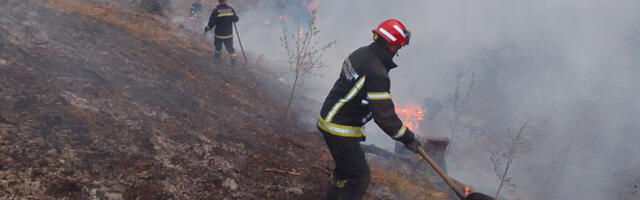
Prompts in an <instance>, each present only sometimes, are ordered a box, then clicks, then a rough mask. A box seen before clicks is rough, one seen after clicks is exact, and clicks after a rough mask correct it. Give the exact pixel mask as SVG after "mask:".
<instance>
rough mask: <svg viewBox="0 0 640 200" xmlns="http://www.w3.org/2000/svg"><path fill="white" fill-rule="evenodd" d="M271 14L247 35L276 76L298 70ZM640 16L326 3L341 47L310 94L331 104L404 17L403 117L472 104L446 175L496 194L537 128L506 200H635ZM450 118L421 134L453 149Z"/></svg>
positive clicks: (539, 5) (545, 1)
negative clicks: (447, 140) (505, 154)
mask: <svg viewBox="0 0 640 200" xmlns="http://www.w3.org/2000/svg"><path fill="white" fill-rule="evenodd" d="M264 2H266V3H264V4H262V5H260V6H257V7H256V8H252V9H244V10H243V9H239V14H240V16H241V21H240V23H239V24H238V28H239V29H240V31H241V34H242V36H243V40H244V41H243V42H244V44H245V48H246V49H247V50H248V51H249V54H252V58H254V59H255V58H256V57H258V56H259V55H263V56H264V62H265V63H267V64H265V66H264V67H269V68H273V69H274V70H275V71H276V72H278V73H281V72H285V71H287V69H289V67H287V66H286V63H284V62H283V61H284V60H285V59H286V56H285V55H286V54H285V53H284V50H283V49H282V47H281V46H280V37H281V36H282V27H281V26H280V25H279V24H278V23H279V22H278V20H277V16H278V15H282V12H283V11H281V10H278V9H277V8H275V7H273V6H270V5H269V4H268V3H269V2H270V1H266V0H265V1H264ZM290 2H294V1H293V0H291V1H290ZM231 4H232V5H233V2H231ZM638 10H640V1H628V0H623V1H595V0H541V1H508V0H496V1H488V0H480V1H463V0H447V1H431V0H426V1H422V0H398V1H388V0H387V1H385V0H349V1H343V0H323V1H322V4H321V6H320V7H319V9H318V12H317V16H318V18H317V25H318V27H319V29H320V31H321V32H320V39H321V42H330V41H334V40H335V41H337V43H336V45H335V46H334V47H332V48H331V49H329V51H328V52H327V53H326V55H325V56H324V59H323V61H324V62H325V63H326V64H328V67H327V68H324V69H320V70H317V71H316V72H317V73H318V74H319V76H311V77H307V78H306V79H305V80H306V81H305V82H304V86H303V87H302V88H303V90H301V91H300V92H301V94H302V95H305V96H307V97H309V98H311V99H316V100H317V101H318V102H317V103H321V102H322V100H324V98H325V96H326V94H327V93H328V91H329V89H330V87H331V86H332V85H333V82H334V81H335V80H336V79H337V78H338V74H339V73H340V66H341V63H342V61H343V60H344V59H345V58H346V57H347V56H348V55H349V53H351V52H352V51H354V50H355V49H357V48H359V47H361V46H364V45H367V44H369V43H370V42H371V40H372V39H371V30H372V29H373V28H374V27H375V26H376V25H377V24H378V23H380V22H381V21H383V20H385V19H387V18H396V19H399V20H401V21H403V22H404V24H405V26H406V27H407V28H408V29H409V30H410V31H411V32H412V36H413V37H412V38H411V44H410V45H409V46H407V47H405V48H403V49H401V50H400V52H399V56H397V57H395V58H394V60H395V62H396V63H397V64H398V65H399V66H400V67H399V68H396V69H394V70H392V71H391V73H390V76H391V82H392V96H393V99H394V102H395V103H396V105H403V104H408V103H417V104H423V105H424V104H425V102H426V101H427V99H435V100H437V101H441V102H443V103H442V104H443V105H444V106H443V107H445V108H446V107H451V102H452V96H453V94H454V91H455V88H456V85H458V86H460V88H459V89H460V90H461V93H464V94H469V101H468V103H467V104H466V105H465V106H464V107H463V108H462V109H463V110H464V112H463V114H462V117H461V119H460V127H459V128H458V129H456V134H457V135H456V138H454V140H453V141H452V146H451V147H452V149H451V152H450V155H449V160H448V164H447V165H448V166H447V167H448V171H449V173H450V174H451V176H452V177H454V178H456V179H459V180H461V181H463V182H465V183H468V184H470V185H472V186H473V188H474V189H476V190H478V191H481V192H485V193H488V194H493V193H495V190H496V188H497V183H498V182H497V178H496V175H495V172H494V171H493V170H492V167H491V162H490V160H489V156H491V152H495V151H499V150H500V149H503V148H505V147H506V146H507V145H506V144H505V142H504V141H505V137H508V134H507V132H508V130H509V129H517V128H518V127H520V126H522V125H523V124H524V123H525V122H528V123H529V126H528V128H527V129H525V132H524V134H525V135H526V139H527V144H526V145H523V148H526V149H529V150H530V151H529V152H528V153H527V154H523V155H520V156H518V157H517V158H516V160H515V162H514V166H513V169H511V170H510V173H511V175H512V177H513V183H514V184H515V185H516V187H515V188H511V189H508V190H506V191H504V193H503V195H501V197H503V198H505V199H629V198H631V199H632V198H634V196H629V191H633V190H634V189H633V184H634V180H635V179H636V178H638V177H640V168H639V167H638V166H640V147H638V145H637V143H638V142H640V131H638V130H639V128H640V122H639V121H640V116H639V114H638V113H639V111H640V89H639V85H640V81H639V80H638V79H639V78H640V12H638ZM205 12H208V10H206V9H205ZM207 14H208V13H207ZM460 74H463V76H462V78H461V81H460V83H461V84H457V82H458V76H459V75H460ZM287 76H289V74H286V73H283V74H282V79H281V81H282V82H283V84H286V83H287V80H288V79H290V78H288V77H287ZM474 81H475V86H474V87H473V88H471V89H469V88H467V86H468V85H469V83H470V82H474ZM306 105H309V104H306ZM315 106H316V107H317V109H316V110H317V111H318V112H319V110H320V105H319V104H318V105H315ZM311 109H312V110H313V108H311ZM426 109H427V113H428V112H430V110H429V109H430V108H426ZM315 116H317V113H315V114H310V115H309V118H310V119H313V118H314V117H315ZM439 118H440V120H439V122H442V124H422V125H421V126H423V127H424V128H421V129H419V130H416V132H418V134H419V135H421V136H423V137H426V136H439V137H450V136H451V132H452V131H451V129H449V128H448V127H449V126H450V125H451V122H450V121H451V119H452V117H451V116H448V115H445V114H443V116H439ZM429 126H431V127H429ZM367 131H368V132H369V135H370V136H368V137H369V138H368V142H373V143H376V144H380V145H382V146H385V145H386V146H387V147H388V146H390V145H391V144H393V142H392V140H391V139H390V138H388V137H387V136H385V135H383V134H382V133H381V132H380V131H379V129H378V128H377V127H376V126H375V124H374V123H370V124H369V125H368V127H367ZM635 190H637V188H636V189H635ZM636 194H637V193H636ZM635 197H636V198H640V197H637V196H635Z"/></svg>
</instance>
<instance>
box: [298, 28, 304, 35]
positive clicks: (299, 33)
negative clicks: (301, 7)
mask: <svg viewBox="0 0 640 200" xmlns="http://www.w3.org/2000/svg"><path fill="white" fill-rule="evenodd" d="M302 33H304V31H303V30H302V27H300V29H298V38H302Z"/></svg>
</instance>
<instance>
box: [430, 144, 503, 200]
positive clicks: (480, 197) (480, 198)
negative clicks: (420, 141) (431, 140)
mask: <svg viewBox="0 0 640 200" xmlns="http://www.w3.org/2000/svg"><path fill="white" fill-rule="evenodd" d="M417 150H418V153H419V154H420V156H421V157H422V158H423V159H424V160H425V161H426V162H427V164H429V166H431V168H433V170H435V171H436V173H438V175H440V177H442V179H444V182H446V183H447V185H449V187H451V189H452V190H453V191H454V192H455V193H456V195H458V197H460V199H462V200H485V199H486V200H489V199H494V200H495V198H492V197H489V196H488V195H485V194H481V193H475V192H474V193H471V194H470V195H469V196H466V195H465V194H464V192H462V190H460V188H458V186H457V185H456V184H455V183H454V182H453V180H451V179H450V178H449V176H447V174H446V173H444V171H442V169H440V167H439V166H438V165H437V164H436V162H435V161H434V160H433V159H432V158H431V157H430V156H429V155H427V153H425V152H424V150H423V149H422V147H420V146H418V148H417Z"/></svg>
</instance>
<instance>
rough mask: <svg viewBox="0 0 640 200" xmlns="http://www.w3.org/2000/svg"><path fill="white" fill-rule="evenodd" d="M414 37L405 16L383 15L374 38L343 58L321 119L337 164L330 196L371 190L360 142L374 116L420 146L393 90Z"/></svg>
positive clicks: (343, 198) (387, 128)
mask: <svg viewBox="0 0 640 200" xmlns="http://www.w3.org/2000/svg"><path fill="white" fill-rule="evenodd" d="M410 37H411V33H410V32H409V31H408V30H407V28H406V27H405V26H404V25H403V24H402V23H401V22H400V21H398V20H395V19H389V20H386V21H383V22H382V23H380V25H378V27H377V28H375V29H374V30H373V40H374V42H373V43H371V44H370V45H368V46H364V47H361V48H359V49H358V50H356V51H354V52H353V53H351V55H349V57H348V58H347V59H346V60H345V61H344V63H343V64H342V71H341V73H340V77H339V78H338V80H337V81H336V82H335V84H334V86H333V88H332V89H331V91H330V92H329V95H328V96H327V98H326V99H325V101H324V104H323V106H322V109H321V111H320V116H319V117H318V123H317V126H318V130H319V131H320V132H321V133H322V135H323V137H324V139H325V142H326V143H327V146H328V147H329V151H330V152H331V156H332V157H333V159H334V161H335V164H336V167H335V168H334V170H333V175H332V176H331V183H330V188H329V191H328V192H327V196H326V199H340V200H346V199H361V198H362V196H363V195H364V193H365V191H366V190H367V187H368V185H369V182H370V179H371V176H370V171H369V166H368V165H367V161H366V159H365V156H364V152H363V151H362V148H361V147H360V142H361V141H364V139H365V133H364V125H365V124H366V123H367V122H369V121H370V120H371V119H373V120H374V121H375V122H376V124H378V126H379V127H380V128H381V129H382V130H383V131H384V132H385V133H386V134H388V135H389V136H391V137H392V138H393V139H395V140H397V141H400V142H402V143H403V144H404V145H405V146H406V147H407V148H408V149H410V150H412V151H413V152H416V151H417V150H416V149H417V147H418V146H420V143H419V142H418V140H417V139H416V138H415V136H414V134H413V132H412V131H411V130H409V129H408V128H407V127H406V126H405V125H404V124H403V123H402V121H400V119H399V118H398V116H397V114H396V112H395V109H394V105H393V101H391V94H390V93H389V90H390V88H391V86H390V79H389V74H388V73H389V71H390V70H391V69H393V68H396V67H397V65H396V64H395V63H394V62H393V57H394V55H396V53H397V52H398V50H399V49H400V48H402V47H403V46H405V45H407V44H409V38H410Z"/></svg>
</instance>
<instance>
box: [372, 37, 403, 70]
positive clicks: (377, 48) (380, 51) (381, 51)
mask: <svg viewBox="0 0 640 200" xmlns="http://www.w3.org/2000/svg"><path fill="white" fill-rule="evenodd" d="M369 49H370V50H371V51H372V52H373V53H374V54H375V55H376V56H377V57H378V58H380V61H382V64H384V67H385V68H387V71H389V70H391V69H393V68H396V67H398V65H396V63H394V62H393V54H392V53H391V52H389V51H387V49H386V48H385V47H384V45H383V44H380V43H377V42H373V43H371V44H370V45H369Z"/></svg>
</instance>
